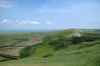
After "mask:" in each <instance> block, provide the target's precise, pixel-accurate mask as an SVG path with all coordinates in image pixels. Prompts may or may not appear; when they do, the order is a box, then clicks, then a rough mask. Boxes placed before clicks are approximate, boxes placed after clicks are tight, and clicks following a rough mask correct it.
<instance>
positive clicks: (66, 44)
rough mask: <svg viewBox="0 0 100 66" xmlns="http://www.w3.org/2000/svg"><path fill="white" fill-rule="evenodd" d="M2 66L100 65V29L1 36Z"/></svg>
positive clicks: (0, 54)
mask: <svg viewBox="0 0 100 66" xmlns="http://www.w3.org/2000/svg"><path fill="white" fill-rule="evenodd" d="M0 39H2V40H0V60H1V62H0V66H100V51H99V50H100V31H99V29H98V30H95V29H94V30H92V31H91V30H89V29H88V30H81V29H80V30H78V29H67V30H59V31H53V32H37V33H34V32H33V33H24V34H21V33H20V34H2V35H0Z"/></svg>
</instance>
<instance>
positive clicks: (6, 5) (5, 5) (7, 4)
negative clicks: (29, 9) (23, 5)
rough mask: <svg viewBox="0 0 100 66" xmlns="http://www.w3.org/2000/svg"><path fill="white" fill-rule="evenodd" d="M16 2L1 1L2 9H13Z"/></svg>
mask: <svg viewBox="0 0 100 66" xmlns="http://www.w3.org/2000/svg"><path fill="white" fill-rule="evenodd" d="M15 3H16V2H8V1H7V0H0V7H1V8H12V7H14V6H16V5H15Z"/></svg>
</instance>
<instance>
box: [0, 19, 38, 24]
mask: <svg viewBox="0 0 100 66" xmlns="http://www.w3.org/2000/svg"><path fill="white" fill-rule="evenodd" d="M0 23H2V24H40V23H39V22H37V21H29V20H6V19H5V20H1V21H0Z"/></svg>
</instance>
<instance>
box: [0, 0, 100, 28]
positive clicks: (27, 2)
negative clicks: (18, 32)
mask: <svg viewBox="0 0 100 66" xmlns="http://www.w3.org/2000/svg"><path fill="white" fill-rule="evenodd" d="M68 28H85V29H86V28H88V29H90V28H95V29H96V28H97V29H100V0H0V29H68Z"/></svg>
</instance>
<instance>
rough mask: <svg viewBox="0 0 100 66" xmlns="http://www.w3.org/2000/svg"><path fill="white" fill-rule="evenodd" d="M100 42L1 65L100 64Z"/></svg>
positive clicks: (85, 65)
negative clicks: (44, 56)
mask: <svg viewBox="0 0 100 66" xmlns="http://www.w3.org/2000/svg"><path fill="white" fill-rule="evenodd" d="M99 50H100V44H97V45H94V46H91V47H86V48H82V49H80V50H77V49H75V50H67V49H61V50H58V51H56V52H55V53H52V54H53V55H54V56H51V57H47V58H36V57H33V56H30V57H27V58H24V59H20V60H14V61H6V62H3V63H1V64H0V65H1V66H100V63H99V62H100V51H99Z"/></svg>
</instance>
